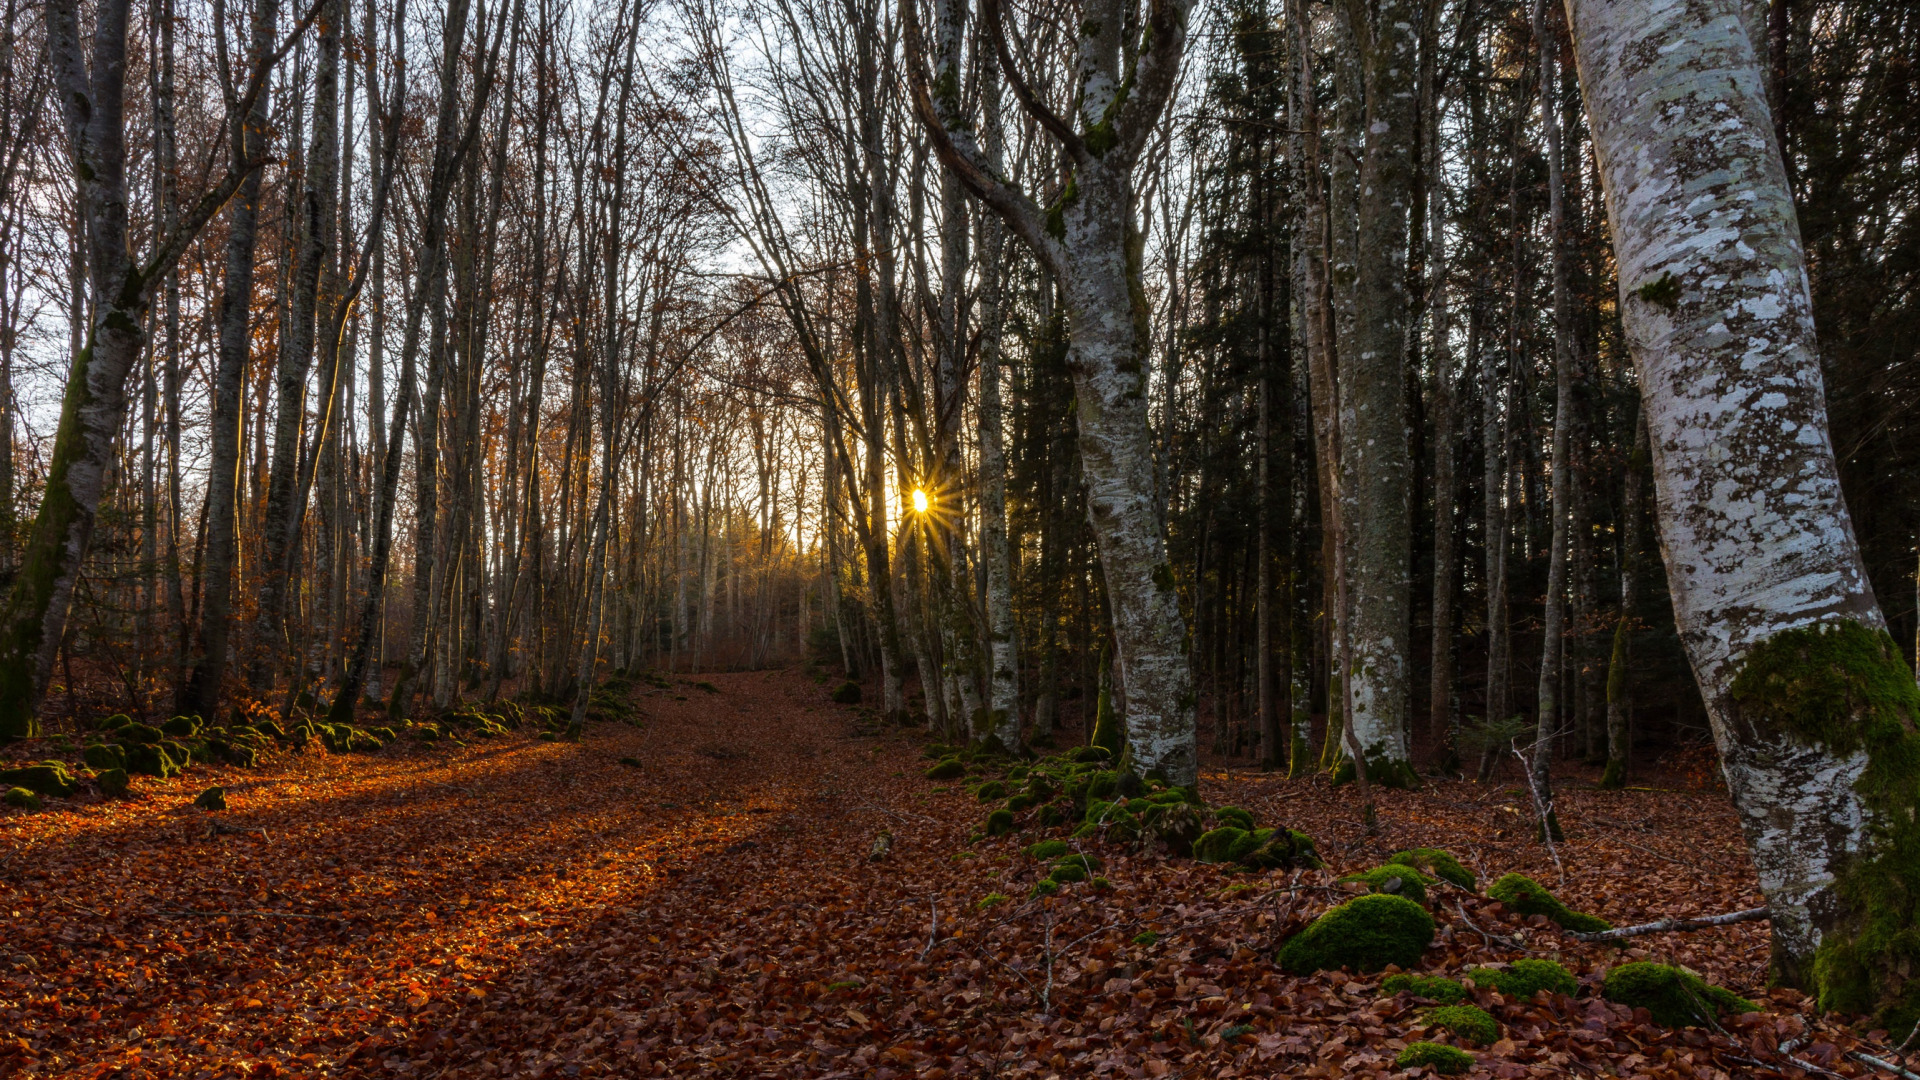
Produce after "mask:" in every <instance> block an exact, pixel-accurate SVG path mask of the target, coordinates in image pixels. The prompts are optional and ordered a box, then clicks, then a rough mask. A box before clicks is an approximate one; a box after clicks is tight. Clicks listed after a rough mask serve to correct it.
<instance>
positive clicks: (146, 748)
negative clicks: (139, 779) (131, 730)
mask: <svg viewBox="0 0 1920 1080" xmlns="http://www.w3.org/2000/svg"><path fill="white" fill-rule="evenodd" d="M127 771H128V772H129V773H136V774H138V775H140V776H157V777H159V778H160V779H162V780H165V779H167V778H169V777H173V776H178V775H180V766H179V764H178V763H176V762H175V761H174V760H173V758H172V757H171V756H169V755H168V753H167V751H166V749H165V748H163V747H161V746H159V745H157V744H151V743H136V744H134V745H132V746H129V747H127Z"/></svg>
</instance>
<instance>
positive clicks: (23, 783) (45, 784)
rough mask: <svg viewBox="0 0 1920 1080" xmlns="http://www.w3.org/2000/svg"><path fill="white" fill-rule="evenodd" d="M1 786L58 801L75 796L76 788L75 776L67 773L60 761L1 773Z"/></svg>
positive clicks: (45, 762)
mask: <svg viewBox="0 0 1920 1080" xmlns="http://www.w3.org/2000/svg"><path fill="white" fill-rule="evenodd" d="M0 784H4V785H6V786H8V787H23V788H26V789H27V790H28V791H31V792H33V793H34V794H35V795H51V796H53V797H55V798H58V799H64V798H66V797H67V796H69V795H71V794H73V789H74V786H75V785H74V780H73V774H71V773H69V772H67V767H66V765H65V764H64V763H62V762H58V761H43V762H41V763H40V764H38V765H28V766H26V767H24V768H19V769H6V770H4V771H0Z"/></svg>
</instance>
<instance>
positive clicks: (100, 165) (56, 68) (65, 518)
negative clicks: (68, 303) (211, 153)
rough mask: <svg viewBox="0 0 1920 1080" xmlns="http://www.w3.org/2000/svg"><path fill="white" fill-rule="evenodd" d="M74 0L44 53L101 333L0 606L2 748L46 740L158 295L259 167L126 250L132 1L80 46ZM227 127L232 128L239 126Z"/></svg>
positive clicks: (53, 1) (50, 9)
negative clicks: (62, 659)
mask: <svg viewBox="0 0 1920 1080" xmlns="http://www.w3.org/2000/svg"><path fill="white" fill-rule="evenodd" d="M78 7H79V6H78V3H77V0H50V2H49V3H48V4H47V5H46V15H45V18H46V27H47V31H46V32H47V46H46V55H47V62H48V66H49V68H50V69H51V70H52V73H53V82H54V86H55V88H56V90H57V91H58V94H57V97H58V100H59V101H60V103H61V115H62V119H63V121H64V122H65V127H66V135H67V138H66V150H67V160H68V163H69V165H70V166H71V167H72V169H73V175H74V180H75V188H76V194H77V203H78V213H79V215H80V218H81V221H82V224H83V226H84V232H85V236H86V247H85V264H86V278H87V280H86V282H85V288H86V290H87V293H88V299H89V303H88V305H87V307H88V309H89V310H90V311H91V312H92V321H91V324H90V325H89V326H88V327H87V330H86V333H85V335H84V337H83V338H81V339H80V340H79V341H78V345H79V347H78V348H76V349H75V350H74V353H73V359H72V362H71V365H70V366H69V368H68V373H67V385H66V392H65V394H64V396H63V399H62V402H61V408H60V421H59V426H58V427H57V428H56V429H55V432H54V440H53V453H52V456H51V458H50V460H49V461H48V463H47V480H46V486H45V489H44V491H43V493H42V496H41V501H40V510H39V513H38V514H37V515H36V516H35V518H34V523H33V529H32V531H31V533H30V534H29V535H28V539H27V543H26V547H25V549H24V550H23V551H22V552H21V558H20V564H19V569H18V572H17V573H16V574H15V576H14V579H13V583H12V585H11V587H10V588H9V589H8V591H7V596H6V600H5V606H4V608H0V738H20V737H29V736H32V735H35V734H37V733H38V730H39V717H38V711H39V707H40V702H41V700H42V698H43V697H44V696H45V694H46V687H47V677H48V675H49V674H50V673H51V672H52V670H53V661H54V657H55V656H56V655H57V654H58V653H59V651H60V642H61V639H62V638H63V637H64V636H65V634H66V625H67V613H68V610H69V608H70V607H71V604H72V600H73V588H74V583H75V581H76V580H77V579H78V577H79V574H80V568H81V565H82V564H83V563H84V562H85V561H86V556H87V549H88V547H89V545H90V544H91V542H92V539H93V529H94V523H95V520H96V516H97V514H98V512H99V507H100V499H101V496H102V494H103V493H104V490H105V484H106V477H107V473H108V470H109V469H110V468H111V467H112V466H113V464H114V461H115V456H116V450H115V447H114V440H115V438H116V437H117V436H118V434H119V432H120V427H121V425H122V424H123V423H124V422H125V421H126V415H127V377H128V375H129V373H130V372H131V371H132V370H133V366H134V364H135V363H136V362H137V361H138V360H139V358H140V354H141V352H142V351H143V350H144V349H145V347H146V331H145V327H146V321H147V313H148V309H149V308H150V307H151V305H152V302H153V295H154V290H155V289H156V288H158V287H160V286H161V285H162V284H163V283H164V282H165V281H166V280H167V277H168V272H169V271H171V270H172V268H173V266H174V264H175V263H176V262H178V261H179V259H180V256H181V255H182V254H183V253H184V252H185V251H186V248H187V246H188V245H189V244H190V243H192V241H193V239H194V237H196V236H198V235H199V233H200V231H201V230H202V229H204V228H205V227H206V225H207V222H208V221H210V220H212V218H213V216H214V215H215V214H216V213H218V212H219V211H220V208H221V207H223V206H225V205H226V203H227V200H229V199H231V198H232V197H233V194H234V192H235V191H236V190H238V189H239V187H240V184H241V182H242V180H244V179H245V178H247V177H249V176H253V175H256V172H257V170H258V169H259V167H260V165H261V162H260V160H259V159H258V158H257V157H252V156H247V157H241V158H237V159H236V160H235V161H233V162H232V164H231V166H230V167H229V168H228V169H227V171H226V173H225V175H223V176H222V177H221V178H220V179H219V180H218V181H217V182H215V183H214V184H213V185H212V186H211V187H209V188H208V189H207V190H206V191H204V192H203V193H202V194H201V195H200V196H199V198H198V199H197V200H196V201H195V202H194V204H193V205H192V206H191V208H190V209H188V210H187V212H186V213H184V214H182V215H180V216H179V218H178V219H177V220H175V221H173V222H172V223H171V226H170V227H168V228H166V229H164V231H163V232H162V233H161V234H160V235H159V236H157V237H156V238H155V239H154V241H153V246H152V247H151V249H150V250H149V251H148V252H147V254H146V255H145V257H144V258H141V257H138V256H136V254H135V252H134V251H133V250H132V248H131V247H130V245H129V240H130V235H129V222H128V205H129V199H128V185H127V146H126V75H127V27H128V23H129V16H130V4H129V2H128V0H104V2H102V3H101V4H100V5H99V6H98V8H97V9H96V10H95V11H94V13H93V18H92V20H91V27H90V30H91V34H92V40H91V45H92V53H91V56H89V55H88V54H87V53H86V52H85V51H84V49H83V45H82V37H81V19H80V13H79V10H78ZM266 75H267V68H266V66H265V65H256V66H255V69H254V70H253V71H252V72H251V73H250V77H249V80H248V83H247V84H246V85H245V86H244V87H243V88H240V89H239V91H238V92H236V93H235V95H234V100H235V105H236V108H235V111H234V114H233V115H235V116H238V115H244V114H245V113H247V112H249V111H251V110H252V108H253V105H254V102H256V101H257V100H258V99H259V97H260V94H261V93H262V92H263V90H264V88H265V85H266ZM230 119H231V118H230Z"/></svg>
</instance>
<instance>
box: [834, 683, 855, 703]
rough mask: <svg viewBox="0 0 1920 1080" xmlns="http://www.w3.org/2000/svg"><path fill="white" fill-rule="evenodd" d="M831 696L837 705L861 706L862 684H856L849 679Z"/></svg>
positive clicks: (837, 687) (835, 688)
mask: <svg viewBox="0 0 1920 1080" xmlns="http://www.w3.org/2000/svg"><path fill="white" fill-rule="evenodd" d="M830 696H831V697H832V698H833V700H834V702H835V703H836V704H840V705H858V704H860V684H859V683H857V682H854V681H853V680H852V679H848V680H847V681H846V682H843V683H841V684H840V685H839V686H836V687H834V688H833V693H832V695H830Z"/></svg>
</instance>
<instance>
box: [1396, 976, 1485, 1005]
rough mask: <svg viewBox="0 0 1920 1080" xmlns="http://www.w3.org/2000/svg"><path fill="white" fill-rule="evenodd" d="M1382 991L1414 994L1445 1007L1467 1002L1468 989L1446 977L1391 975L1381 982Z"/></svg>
mask: <svg viewBox="0 0 1920 1080" xmlns="http://www.w3.org/2000/svg"><path fill="white" fill-rule="evenodd" d="M1380 990H1381V992H1382V993H1386V994H1412V995H1413V996H1414V997H1423V998H1428V999H1430V1000H1433V1001H1438V1002H1440V1003H1441V1004H1443V1005H1454V1004H1457V1003H1459V1002H1462V1001H1465V1000H1467V988H1466V987H1464V986H1461V985H1460V984H1459V983H1458V982H1455V981H1454V980H1452V979H1449V978H1447V977H1446V976H1444V975H1412V974H1406V973H1402V974H1399V975H1389V976H1387V977H1386V978H1384V979H1382V980H1380Z"/></svg>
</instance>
